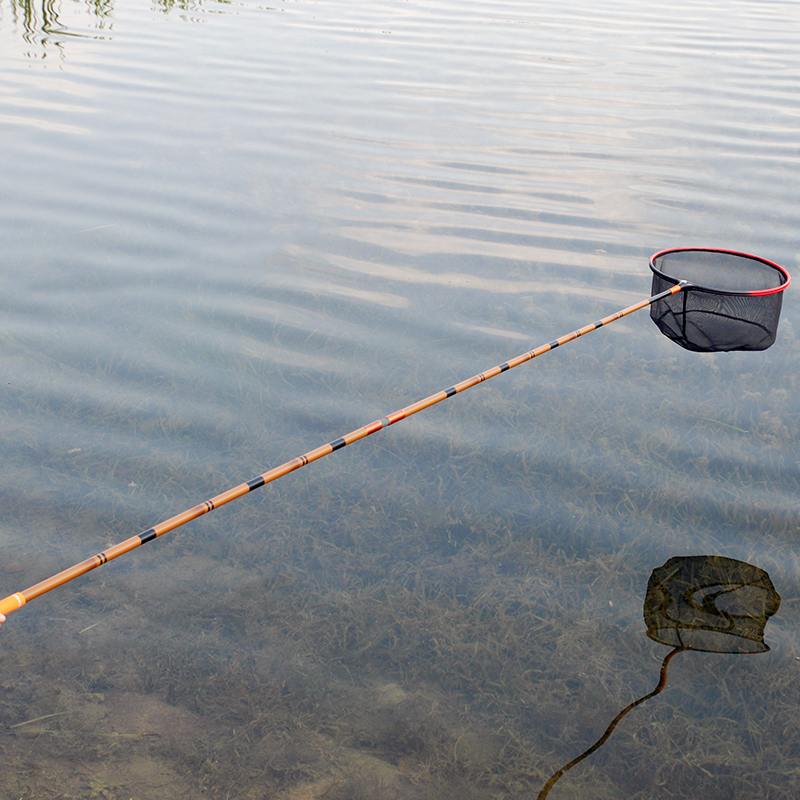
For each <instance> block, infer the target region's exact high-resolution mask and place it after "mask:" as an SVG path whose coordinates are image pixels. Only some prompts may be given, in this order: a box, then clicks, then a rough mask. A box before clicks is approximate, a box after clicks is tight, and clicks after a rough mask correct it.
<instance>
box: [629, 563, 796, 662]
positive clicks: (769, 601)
mask: <svg viewBox="0 0 800 800" xmlns="http://www.w3.org/2000/svg"><path fill="white" fill-rule="evenodd" d="M779 605H780V598H779V597H778V594H777V592H776V591H775V587H774V586H773V585H772V581H771V580H770V578H769V575H767V573H766V572H764V570H762V569H759V568H758V567H754V566H753V565H752V564H746V563H745V562H744V561H736V560H735V559H732V558H722V557H721V556H686V557H683V558H671V559H670V560H669V561H667V563H666V564H664V566H663V567H659V568H658V569H656V570H654V571H653V574H652V575H651V576H650V581H649V583H648V584H647V596H646V597H645V601H644V619H645V622H646V623H647V635H648V636H649V637H650V638H651V639H653V640H654V641H656V642H660V643H661V644H666V645H669V646H671V647H679V648H681V649H682V650H705V651H708V652H713V653H763V652H764V651H766V650H769V647H768V645H766V644H765V643H764V626H765V625H766V624H767V619H768V618H769V617H771V616H772V615H773V614H774V613H775V612H776V611H777V610H778V606H779Z"/></svg>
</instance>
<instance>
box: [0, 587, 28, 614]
mask: <svg viewBox="0 0 800 800" xmlns="http://www.w3.org/2000/svg"><path fill="white" fill-rule="evenodd" d="M24 605H25V598H24V597H23V596H22V593H21V592H19V593H17V594H11V595H9V596H8V597H4V598H3V599H2V600H0V614H10V613H11V612H12V611H16V610H17V609H18V608H22V606H24Z"/></svg>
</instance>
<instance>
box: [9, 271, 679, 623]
mask: <svg viewBox="0 0 800 800" xmlns="http://www.w3.org/2000/svg"><path fill="white" fill-rule="evenodd" d="M688 286H689V284H687V283H686V282H685V281H681V282H680V283H678V284H676V285H675V286H673V287H672V288H670V289H667V290H666V291H663V292H660V293H659V294H656V295H653V296H652V297H649V298H648V299H647V300H641V301H640V302H638V303H635V304H634V305H632V306H628V307H627V308H624V309H622V310H621V311H617V312H616V313H614V314H611V315H610V316H608V317H603V319H601V320H598V321H597V322H593V323H592V324H590V325H586V326H584V327H583V328H578V329H577V330H575V331H572V333H568V334H566V335H565V336H562V337H560V338H559V339H556V340H555V341H552V342H549V343H548V344H543V345H541V346H540V347H537V348H536V349H535V350H530V351H528V352H527V353H523V354H522V355H519V356H517V357H516V358H513V359H511V360H510V361H506V362H504V363H503V364H499V365H498V366H496V367H492V368H491V369H489V370H487V371H486V372H481V373H479V374H478V375H475V376H473V377H472V378H469V379H468V380H465V381H462V382H461V383H457V384H455V386H451V387H450V388H449V389H445V390H443V391H441V392H437V393H436V394H432V395H430V397H426V398H425V399H424V400H418V401H417V402H416V403H412V404H411V405H409V406H406V407H405V408H401V409H400V410H399V411H395V412H394V413H393V414H389V415H388V416H386V417H383V418H382V419H379V420H375V422H370V423H369V425H364V426H363V427H361V428H356V430H354V431H351V432H350V433H348V434H346V435H345V436H342V437H341V438H339V439H335V440H334V441H332V442H328V444H324V445H322V446H321V447H317V448H316V449H315V450H311V451H309V452H308V453H305V454H304V455H302V456H298V457H297V458H295V459H293V460H291V461H287V462H286V463H285V464H281V465H280V466H279V467H275V468H274V469H271V470H269V471H268V472H265V473H264V474H263V475H259V476H258V477H256V478H253V480H251V481H247V483H241V484H239V485H238V486H234V487H233V488H232V489H228V491H227V492H223V493H222V494H219V495H217V496H216V497H212V498H211V499H210V500H206V501H205V502H204V503H201V504H200V505H197V506H195V507H194V508H190V509H188V510H186V511H183V512H182V513H180V514H178V515H177V516H174V517H170V518H169V519H167V520H165V521H164V522H160V523H158V525H154V526H153V527H152V528H148V529H147V530H146V531H144V532H143V533H139V534H137V535H136V536H131V537H130V538H129V539H125V540H124V541H122V542H120V543H119V544H115V545H113V546H112V547H109V548H108V549H107V550H104V551H103V552H102V553H98V554H97V555H96V556H92V557H91V558H87V559H85V560H84V561H81V562H79V563H78V564H75V565H74V566H72V567H69V568H68V569H65V570H63V571H62V572H59V573H57V574H55V575H52V576H51V577H49V578H46V579H45V580H43V581H41V582H39V583H37V584H34V585H33V586H31V587H29V588H28V589H25V590H23V591H21V592H14V594H11V595H9V596H8V597H5V598H3V599H2V600H0V614H10V613H11V612H13V611H16V610H17V609H19V608H22V606H24V605H25V603H27V602H29V601H30V600H33V599H34V598H36V597H39V596H40V595H43V594H45V593H47V592H49V591H52V590H53V589H55V588H57V587H58V586H62V585H63V584H65V583H68V582H69V581H71V580H74V579H75V578H77V577H79V576H81V575H84V574H85V573H87V572H90V571H91V570H93V569H95V568H97V567H100V566H102V565H103V564H106V563H107V562H109V561H111V560H112V559H114V558H119V556H122V555H125V553H129V552H130V551H131V550H135V549H136V548H137V547H141V545H143V544H147V543H148V542H152V541H153V539H156V538H158V537H159V536H163V535H164V534H165V533H169V531H173V530H175V528H179V527H180V526H181V525H185V524H186V523H187V522H191V521H192V520H194V519H197V518H198V517H202V516H203V515H204V514H208V512H209V511H213V510H214V509H215V508H219V507H220V506H224V505H226V504H227V503H230V502H231V501H233V500H236V499H238V498H239V497H242V496H243V495H246V494H248V493H250V492H252V491H255V490H256V489H259V488H261V487H262V486H266V484H268V483H272V482H273V481H276V480H278V478H282V477H283V476H284V475H288V474H289V473H290V472H294V471H295V470H296V469H300V468H301V467H304V466H306V464H310V463H312V462H313V461H318V460H319V459H320V458H323V457H324V456H327V455H330V454H331V453H333V452H335V451H336V450H340V449H341V448H342V447H345V446H346V445H348V444H353V443H354V442H357V441H359V439H364V438H365V437H367V436H370V435H371V434H373V433H377V432H378V431H380V430H383V429H384V428H388V427H389V426H390V425H394V424H395V423H396V422H400V421H401V420H404V419H406V418H408V417H410V416H412V415H413V414H416V413H418V412H420V411H422V410H424V409H426V408H429V407H430V406H433V405H436V404H437V403H441V402H442V400H447V398H448V397H452V396H453V395H456V394H459V393H461V392H464V391H466V390H467V389H471V388H472V387H473V386H476V385H477V384H479V383H483V382H484V381H487V380H489V378H494V377H495V376H496V375H500V373H502V372H507V371H508V370H510V369H513V368H514V367H518V366H519V365H520V364H524V363H526V362H527V361H530V360H531V359H534V358H536V357H537V356H541V355H544V354H545V353H549V352H550V351H551V350H555V348H556V347H560V346H561V345H563V344H567V342H571V341H573V340H575V339H577V338H579V337H580V336H585V335H586V334H587V333H591V332H592V331H595V330H597V329H598V328H602V327H603V326H604V325H608V324H610V323H612V322H616V320H618V319H621V318H622V317H625V316H627V315H628V314H633V312H634V311H639V310H640V309H642V308H646V307H647V306H650V305H652V304H653V303H655V302H657V301H658V300H662V299H663V298H665V297H668V296H669V295H672V294H677V293H678V292H680V291H681V290H682V289H684V288H687V287H688Z"/></svg>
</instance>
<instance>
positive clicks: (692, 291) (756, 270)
mask: <svg viewBox="0 0 800 800" xmlns="http://www.w3.org/2000/svg"><path fill="white" fill-rule="evenodd" d="M650 269H651V270H652V272H653V291H652V294H653V295H656V294H659V293H660V292H663V291H666V290H668V289H670V288H672V287H673V286H675V285H676V284H678V283H681V282H686V283H687V286H686V287H685V288H684V289H683V290H682V291H680V292H678V293H677V294H673V295H670V296H668V297H665V298H663V299H661V300H657V301H656V302H654V303H653V304H652V306H651V307H650V317H651V319H652V320H653V322H655V324H656V325H658V328H659V330H660V331H661V332H662V333H663V334H664V335H665V336H667V337H668V338H670V339H672V340H673V341H674V342H676V343H677V344H679V345H681V347H685V348H686V349H687V350H693V351H695V352H699V353H713V352H720V351H727V350H766V349H767V348H768V347H770V345H772V344H773V342H774V341H775V334H776V333H777V330H778V320H779V319H780V314H781V303H782V299H783V290H784V289H785V288H786V287H787V286H788V285H789V283H790V281H791V278H790V277H789V273H788V272H787V271H786V270H785V269H784V268H783V267H780V266H778V265H777V264H773V263H772V262H771V261H767V260H765V259H763V258H758V257H757V256H751V255H747V254H746V253H736V252H733V251H731V250H714V249H706V248H699V247H684V248H679V249H675V250H662V251H661V252H660V253H656V254H655V255H654V256H653V257H652V258H651V259H650Z"/></svg>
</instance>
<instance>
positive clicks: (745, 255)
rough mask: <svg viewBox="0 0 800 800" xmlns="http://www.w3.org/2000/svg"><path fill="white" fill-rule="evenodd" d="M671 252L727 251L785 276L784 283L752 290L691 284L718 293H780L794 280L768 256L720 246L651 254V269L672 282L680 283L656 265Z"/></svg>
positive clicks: (679, 248) (759, 294) (728, 253)
mask: <svg viewBox="0 0 800 800" xmlns="http://www.w3.org/2000/svg"><path fill="white" fill-rule="evenodd" d="M670 253H725V255H729V256H740V257H741V258H750V259H752V260H753V261H760V262H761V263H762V264H766V265H767V266H768V267H772V269H775V270H777V271H778V272H779V273H780V274H781V275H782V276H783V278H784V281H783V283H782V284H781V285H780V286H775V287H774V288H772V289H757V290H754V291H752V292H729V291H722V290H720V289H710V288H706V287H704V286H700V285H696V284H691V281H690V284H691V285H692V286H695V288H697V289H700V290H705V291H711V292H715V293H716V294H738V295H747V296H748V297H762V296H764V295H768V294H778V292H782V291H783V290H784V289H786V288H787V287H788V286H789V284H790V283H791V282H792V276H791V275H790V274H789V273H788V272H787V271H786V270H785V269H784V268H783V267H782V266H781V265H780V264H776V263H775V262H774V261H768V260H767V259H766V258H761V256H754V255H751V254H750V253H741V252H739V251H738V250H723V249H722V248H719V247H672V248H669V249H667V250H660V251H659V252H658V253H654V254H653V255H652V256H650V269H651V270H653V272H654V273H655V274H656V275H658V276H659V277H661V278H664V280H667V281H670V282H671V283H679V281H678V280H677V279H675V278H673V277H672V276H671V275H667V274H666V273H665V272H662V271H661V270H660V269H659V268H658V267H657V266H656V259H657V258H661V256H666V255H669V254H670Z"/></svg>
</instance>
